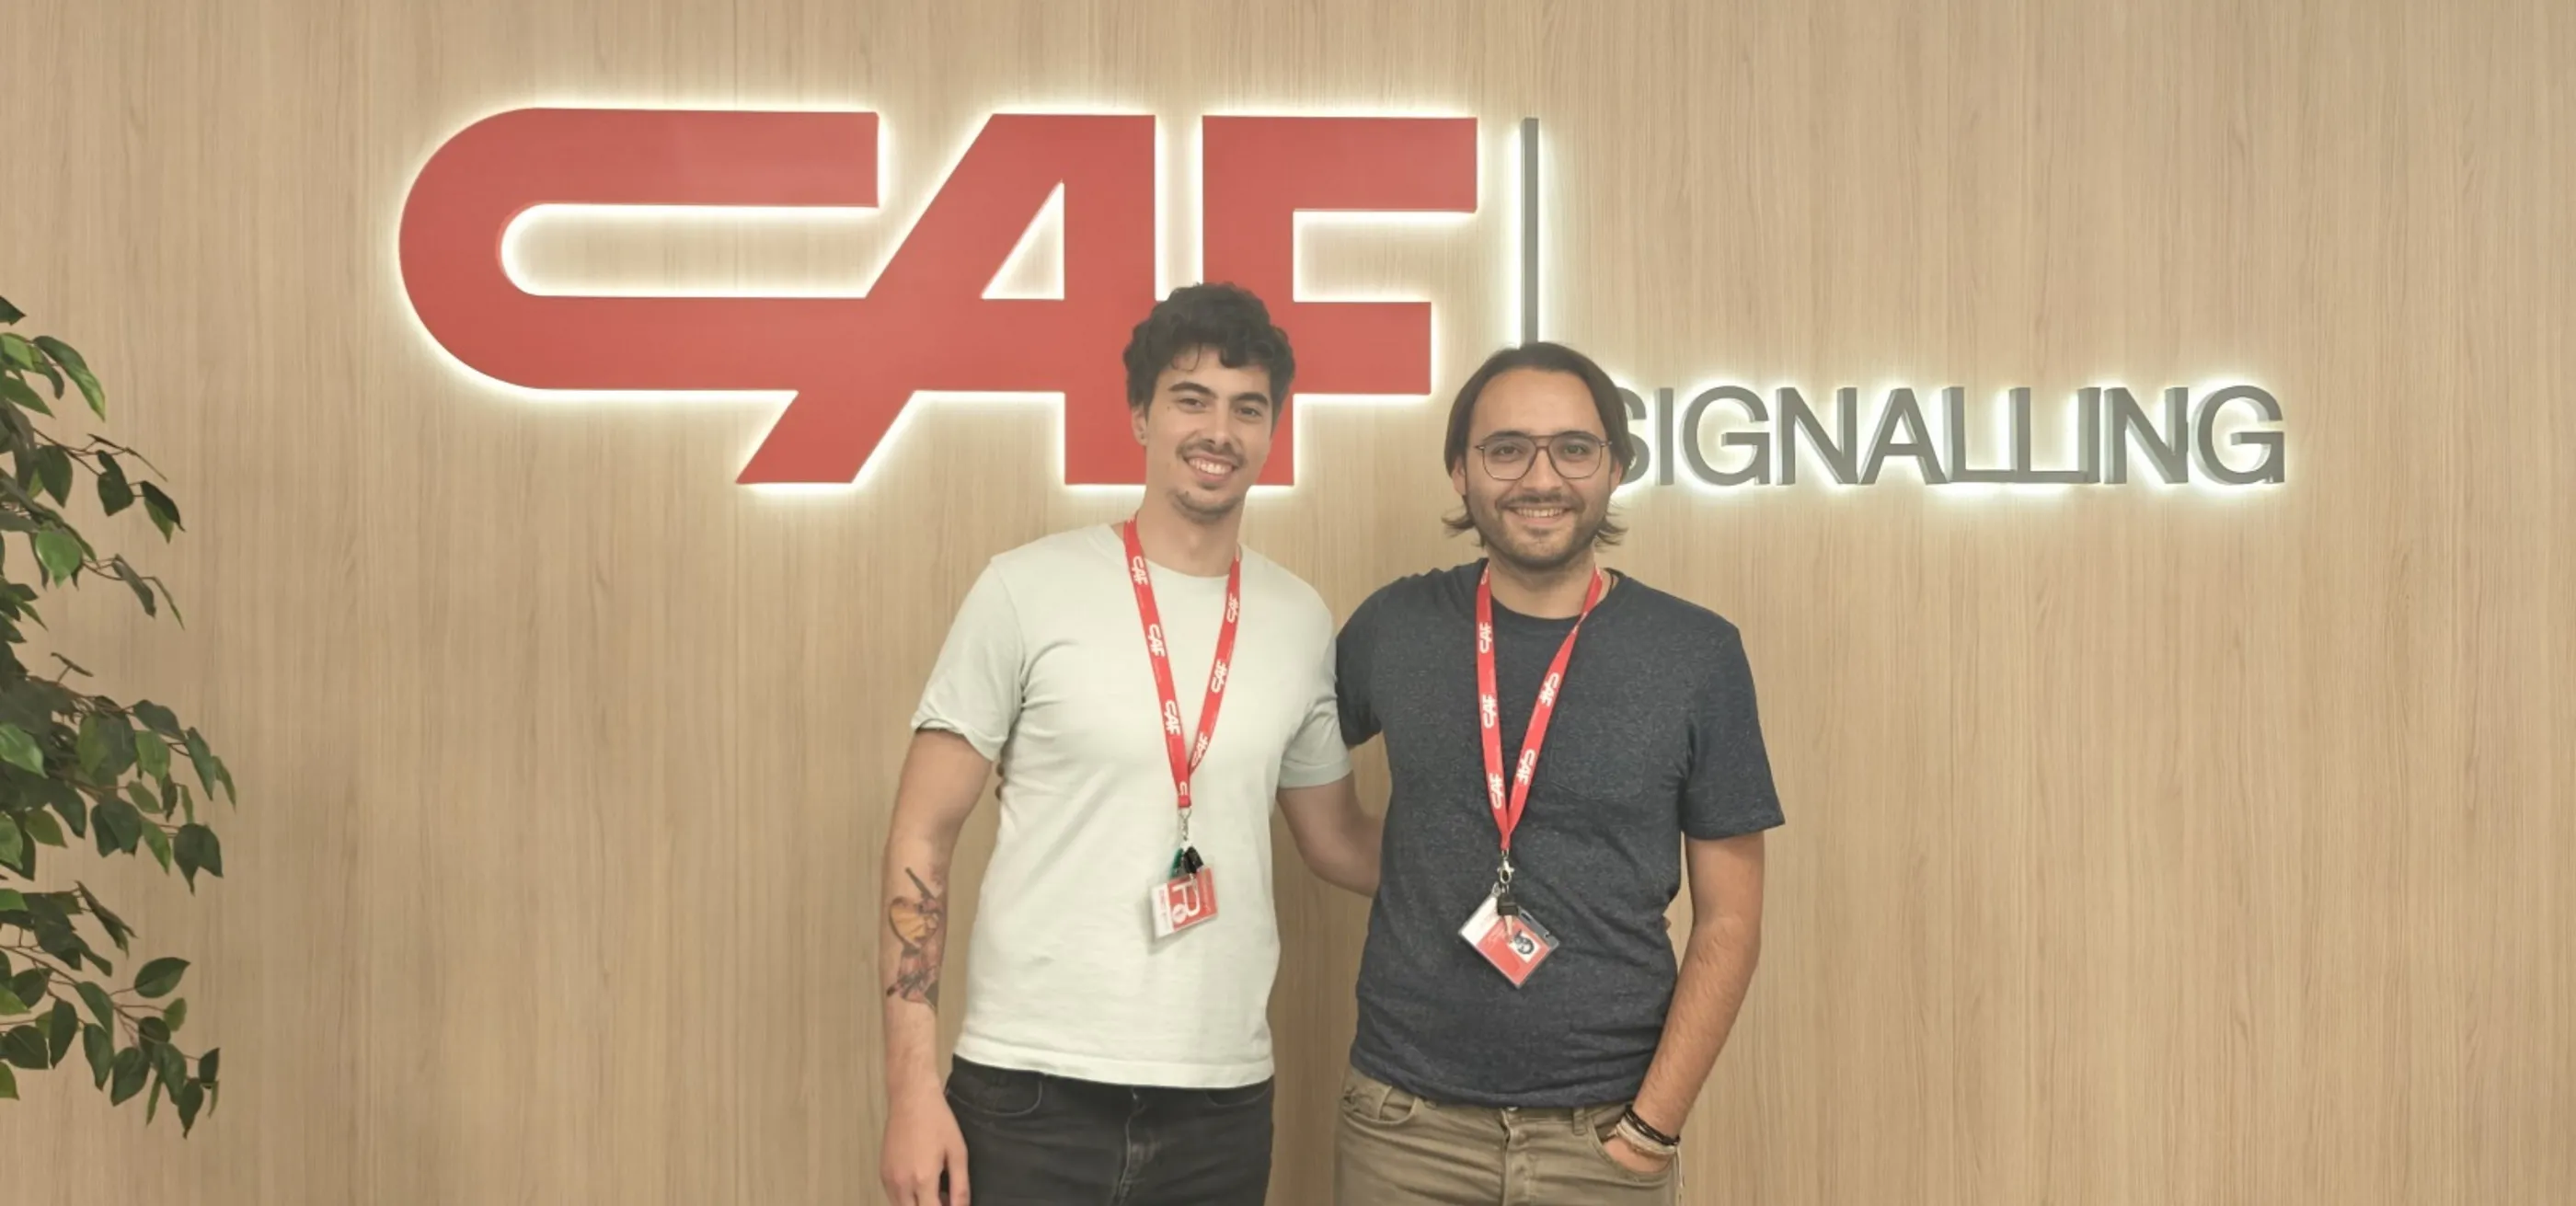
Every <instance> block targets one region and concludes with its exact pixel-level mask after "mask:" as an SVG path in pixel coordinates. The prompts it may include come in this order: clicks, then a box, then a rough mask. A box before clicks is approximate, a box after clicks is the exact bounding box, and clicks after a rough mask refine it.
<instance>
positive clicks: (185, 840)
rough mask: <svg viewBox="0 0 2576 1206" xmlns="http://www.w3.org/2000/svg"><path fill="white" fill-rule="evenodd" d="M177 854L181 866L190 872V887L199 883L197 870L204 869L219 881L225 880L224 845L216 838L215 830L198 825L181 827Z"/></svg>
mask: <svg viewBox="0 0 2576 1206" xmlns="http://www.w3.org/2000/svg"><path fill="white" fill-rule="evenodd" d="M177 853H178V856H179V865H180V866H181V867H182V868H184V869H187V870H188V882H189V884H190V885H192V886H193V885H194V884H195V883H196V881H197V877H196V868H203V869H204V870H205V872H206V874H208V875H212V876H214V877H216V878H217V879H221V878H223V874H224V844H223V842H222V841H221V840H220V839H218V838H217V837H215V831H214V830H212V829H208V828H206V827H205V826H203V825H197V824H188V825H181V826H180V827H179V846H178V851H177Z"/></svg>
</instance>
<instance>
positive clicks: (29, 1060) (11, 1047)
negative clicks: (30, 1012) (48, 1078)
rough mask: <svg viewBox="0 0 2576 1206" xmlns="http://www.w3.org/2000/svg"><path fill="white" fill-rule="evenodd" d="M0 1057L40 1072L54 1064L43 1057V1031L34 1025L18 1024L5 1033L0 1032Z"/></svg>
mask: <svg viewBox="0 0 2576 1206" xmlns="http://www.w3.org/2000/svg"><path fill="white" fill-rule="evenodd" d="M0 1059H6V1060H8V1061H9V1062H10V1063H13V1064H16V1065H18V1066H19V1067H21V1068H25V1069H26V1070H28V1071H30V1072H42V1071H44V1070H45V1069H47V1068H50V1067H53V1066H54V1062H53V1061H52V1060H50V1059H47V1058H46V1057H45V1032H44V1031H43V1030H40V1029H38V1028H36V1027H34V1026H20V1027H17V1028H16V1029H13V1030H11V1031H10V1032H9V1033H7V1034H0Z"/></svg>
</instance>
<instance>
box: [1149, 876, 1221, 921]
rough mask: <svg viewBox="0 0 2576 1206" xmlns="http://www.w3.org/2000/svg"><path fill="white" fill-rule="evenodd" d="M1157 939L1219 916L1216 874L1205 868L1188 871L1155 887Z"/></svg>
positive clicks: (1154, 901) (1154, 909)
mask: <svg viewBox="0 0 2576 1206" xmlns="http://www.w3.org/2000/svg"><path fill="white" fill-rule="evenodd" d="M1153 913H1154V936H1155V937H1157V938H1169V937H1171V936H1172V935H1174V934H1177V933H1180V932H1181V931H1183V930H1186V929H1188V928H1190V927H1191V926H1194V925H1197V924H1199V923H1200V922H1203V921H1210V920H1214V919H1215V917H1216V872H1214V871H1212V870H1209V869H1208V868H1207V867H1205V866H1200V867H1197V868H1195V869H1192V870H1186V871H1183V872H1181V873H1180V874H1178V875H1175V876H1173V877H1172V878H1170V879H1168V880H1165V881H1163V882H1162V883H1160V884H1157V885H1155V888H1154V892H1153Z"/></svg>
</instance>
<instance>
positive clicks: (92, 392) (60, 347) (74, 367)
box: [36, 335, 107, 419]
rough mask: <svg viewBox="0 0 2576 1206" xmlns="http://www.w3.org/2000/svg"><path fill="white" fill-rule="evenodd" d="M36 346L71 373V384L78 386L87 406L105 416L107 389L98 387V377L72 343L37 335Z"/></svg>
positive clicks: (100, 415) (99, 415) (102, 416)
mask: <svg viewBox="0 0 2576 1206" xmlns="http://www.w3.org/2000/svg"><path fill="white" fill-rule="evenodd" d="M36 346H37V347H40V348H43V349H44V350H45V354H46V355H48V356H51V357H53V358H54V363H56V364H59V365H61V366H63V371H64V372H66V373H69V374H70V375H71V379H72V384H74V385H77V386H79V387H80V392H81V396H82V397H84V398H87V399H89V408H90V409H91V410H93V411H96V412H98V417H100V418H102V419H104V418H106V417H107V391H106V390H104V389H101V388H99V384H98V378H97V377H96V376H94V375H92V374H91V373H90V371H89V362H88V361H85V360H82V359H81V354H80V353H78V352H75V351H73V350H72V345H70V344H68V343H64V342H63V341H62V340H59V339H56V338H54V337H53V336H51V335H39V336H37V337H36Z"/></svg>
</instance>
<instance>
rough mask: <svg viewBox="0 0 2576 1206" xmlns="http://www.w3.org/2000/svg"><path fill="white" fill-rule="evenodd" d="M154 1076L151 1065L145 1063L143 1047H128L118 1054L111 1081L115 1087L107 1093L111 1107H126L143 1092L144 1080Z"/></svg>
mask: <svg viewBox="0 0 2576 1206" xmlns="http://www.w3.org/2000/svg"><path fill="white" fill-rule="evenodd" d="M151 1074H152V1068H151V1065H149V1064H146V1063H144V1062H143V1049H142V1048H141V1047H128V1048H126V1049H125V1050H123V1051H119V1052H117V1053H116V1065H115V1071H114V1073H112V1074H111V1076H110V1079H111V1080H113V1081H114V1082H115V1084H114V1086H113V1087H112V1088H110V1089H109V1090H108V1091H107V1102H108V1104H109V1105H124V1104H125V1103H126V1102H129V1101H132V1100H134V1095H135V1094H137V1093H140V1092H142V1091H143V1082H144V1078H145V1077H148V1076H150V1075H151Z"/></svg>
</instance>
